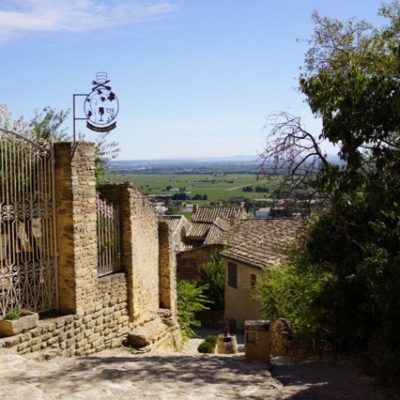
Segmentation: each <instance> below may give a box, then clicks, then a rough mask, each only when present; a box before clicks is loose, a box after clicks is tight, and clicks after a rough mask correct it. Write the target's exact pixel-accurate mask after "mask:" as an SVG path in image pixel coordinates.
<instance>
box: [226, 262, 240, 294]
mask: <svg viewBox="0 0 400 400" xmlns="http://www.w3.org/2000/svg"><path fill="white" fill-rule="evenodd" d="M228 286H230V287H233V288H235V289H237V286H238V285H237V265H236V264H234V263H231V262H229V263H228Z"/></svg>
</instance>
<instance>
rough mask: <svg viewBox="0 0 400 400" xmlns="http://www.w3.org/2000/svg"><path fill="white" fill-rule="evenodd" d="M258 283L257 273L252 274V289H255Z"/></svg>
mask: <svg viewBox="0 0 400 400" xmlns="http://www.w3.org/2000/svg"><path fill="white" fill-rule="evenodd" d="M256 283H257V275H255V274H251V275H250V287H251V288H252V289H254V288H255V287H256Z"/></svg>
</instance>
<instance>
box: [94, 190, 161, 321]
mask: <svg viewBox="0 0 400 400" xmlns="http://www.w3.org/2000/svg"><path fill="white" fill-rule="evenodd" d="M100 192H101V195H102V196H103V197H105V198H106V199H107V200H109V201H111V202H113V203H114V204H117V205H118V206H119V207H120V215H121V225H122V237H121V241H122V267H123V269H124V270H125V271H126V273H127V279H128V288H129V289H128V302H129V308H130V311H129V315H130V322H131V324H132V326H136V325H140V324H141V323H143V322H144V321H147V320H148V319H149V318H151V316H152V315H153V314H154V313H157V312H158V310H159V308H160V304H159V303H160V300H159V248H158V246H159V241H158V220H157V216H156V214H155V212H154V210H153V207H152V206H151V204H150V203H149V202H148V201H147V200H146V198H145V197H144V196H143V194H142V193H141V192H139V190H138V189H136V188H135V187H133V186H132V185H130V184H121V185H118V184H110V185H103V186H102V187H101V188H100Z"/></svg>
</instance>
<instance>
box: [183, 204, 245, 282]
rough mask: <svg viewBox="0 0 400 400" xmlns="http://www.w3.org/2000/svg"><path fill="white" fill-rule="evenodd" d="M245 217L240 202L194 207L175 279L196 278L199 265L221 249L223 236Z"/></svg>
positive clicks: (197, 277)
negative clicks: (228, 204)
mask: <svg viewBox="0 0 400 400" xmlns="http://www.w3.org/2000/svg"><path fill="white" fill-rule="evenodd" d="M246 216H247V215H246V210H245V209H244V207H243V206H242V205H240V206H239V205H230V206H197V207H195V209H194V212H193V214H192V220H191V226H190V229H189V231H188V232H187V234H186V237H185V239H184V248H183V250H182V251H181V252H179V253H178V256H177V271H178V272H177V276H178V279H185V280H189V281H193V280H199V279H200V276H201V275H200V273H201V271H200V267H201V265H202V264H203V263H205V262H207V261H209V260H210V256H211V254H212V253H213V252H218V251H219V250H220V249H221V248H222V244H221V238H222V235H223V234H224V233H225V232H227V231H228V230H229V229H230V228H231V227H233V226H235V225H236V224H238V223H239V222H240V221H241V220H243V219H245V218H246Z"/></svg>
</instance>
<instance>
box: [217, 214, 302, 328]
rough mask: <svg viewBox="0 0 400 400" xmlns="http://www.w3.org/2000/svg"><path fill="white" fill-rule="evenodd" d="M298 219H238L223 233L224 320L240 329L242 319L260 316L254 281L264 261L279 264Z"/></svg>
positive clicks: (294, 235) (295, 233) (296, 230)
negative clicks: (229, 321)
mask: <svg viewBox="0 0 400 400" xmlns="http://www.w3.org/2000/svg"><path fill="white" fill-rule="evenodd" d="M300 226H301V221H300V220H296V219H290V218H270V219H251V220H244V221H241V222H240V223H239V224H237V225H236V226H234V227H233V228H232V229H230V230H229V232H227V233H226V234H225V235H224V237H223V242H224V243H225V245H226V248H225V249H224V250H222V251H221V252H220V256H221V257H222V258H223V260H224V263H225V268H226V270H225V271H226V273H225V314H224V316H225V320H233V324H234V325H235V326H236V327H237V329H239V330H242V329H243V327H244V321H245V320H253V319H262V318H263V317H268V316H263V315H262V312H261V306H260V304H259V302H258V301H257V300H256V299H255V298H254V293H255V285H256V283H257V281H258V280H259V279H261V278H262V277H263V274H264V271H265V269H266V268H268V265H272V264H275V265H276V264H277V265H279V264H282V263H283V262H285V261H286V260H287V255H286V251H287V249H288V248H289V247H290V246H291V245H293V244H294V243H295V241H296V238H297V237H298V234H299V233H300Z"/></svg>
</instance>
